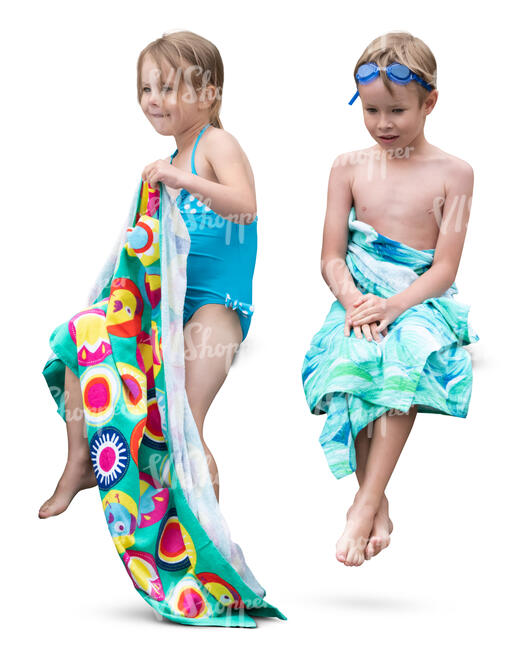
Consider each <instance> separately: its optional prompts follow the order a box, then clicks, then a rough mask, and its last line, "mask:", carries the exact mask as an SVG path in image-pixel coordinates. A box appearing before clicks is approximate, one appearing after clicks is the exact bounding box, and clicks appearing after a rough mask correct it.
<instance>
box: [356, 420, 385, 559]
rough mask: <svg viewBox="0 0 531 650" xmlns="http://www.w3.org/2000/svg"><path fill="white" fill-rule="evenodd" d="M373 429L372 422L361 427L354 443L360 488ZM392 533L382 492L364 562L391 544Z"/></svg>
mask: <svg viewBox="0 0 531 650" xmlns="http://www.w3.org/2000/svg"><path fill="white" fill-rule="evenodd" d="M373 428H374V422H369V424H368V425H367V426H365V427H363V429H361V431H359V432H358V435H357V436H356V440H355V443H354V446H355V448H356V477H357V479H358V483H359V486H360V487H361V485H362V483H363V481H364V480H365V468H366V465H367V458H368V457H369V449H370V441H371V440H372V433H373ZM369 436H370V438H369ZM392 532H393V522H392V521H391V519H390V518H389V501H388V499H387V497H386V496H385V492H384V494H383V496H382V500H381V501H380V506H379V507H378V511H377V512H376V515H375V517H374V523H373V526H372V530H371V532H370V535H369V541H368V543H367V546H366V547H365V559H366V560H370V559H371V557H373V556H374V555H378V553H379V552H380V551H381V550H383V549H384V548H386V547H387V546H389V544H390V543H391V533H392Z"/></svg>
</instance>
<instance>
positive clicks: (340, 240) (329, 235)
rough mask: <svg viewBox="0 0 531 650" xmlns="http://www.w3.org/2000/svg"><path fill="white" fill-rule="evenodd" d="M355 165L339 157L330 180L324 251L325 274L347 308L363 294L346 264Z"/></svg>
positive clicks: (324, 228)
mask: <svg viewBox="0 0 531 650" xmlns="http://www.w3.org/2000/svg"><path fill="white" fill-rule="evenodd" d="M351 184H352V165H350V164H348V163H347V161H346V160H345V159H344V158H343V157H342V156H338V157H337V158H336V159H335V161H334V164H333V165H332V170H331V172H330V178H329V181H328V196H327V205H326V215H325V221H324V227H323V245H322V249H321V275H322V276H323V278H324V280H325V282H326V284H327V285H328V286H329V288H330V291H331V292H332V293H333V294H334V296H335V297H336V298H337V299H338V300H339V302H340V303H341V304H342V305H343V307H344V308H345V311H346V310H347V309H348V308H349V307H351V306H352V303H353V302H354V300H355V299H356V298H358V297H359V296H361V295H362V293H361V291H359V290H358V289H356V285H355V284H354V280H353V278H352V275H351V273H350V271H349V269H348V266H347V264H346V262H345V257H346V253H347V246H348V214H349V212H350V208H351V207H352V187H351Z"/></svg>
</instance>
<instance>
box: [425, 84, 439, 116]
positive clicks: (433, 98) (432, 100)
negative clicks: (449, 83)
mask: <svg viewBox="0 0 531 650" xmlns="http://www.w3.org/2000/svg"><path fill="white" fill-rule="evenodd" d="M438 97H439V91H438V90H437V88H434V89H433V90H432V91H430V93H429V95H428V96H427V97H426V99H425V100H424V114H425V115H429V114H430V113H431V112H432V110H433V109H434V108H435V104H436V103H437V99H438Z"/></svg>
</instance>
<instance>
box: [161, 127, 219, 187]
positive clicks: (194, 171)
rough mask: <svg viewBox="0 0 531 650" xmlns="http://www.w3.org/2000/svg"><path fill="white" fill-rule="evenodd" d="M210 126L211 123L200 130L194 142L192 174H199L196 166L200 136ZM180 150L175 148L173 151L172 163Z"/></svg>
mask: <svg viewBox="0 0 531 650" xmlns="http://www.w3.org/2000/svg"><path fill="white" fill-rule="evenodd" d="M209 126H210V124H206V125H205V126H204V127H203V128H202V129H201V131H200V132H199V135H198V136H197V139H196V141H195V144H194V148H193V149H192V174H195V175H196V176H197V170H196V168H195V150H196V149H197V143H198V142H199V138H200V137H201V136H202V135H203V133H204V132H205V131H206V129H207V128H208V127H209ZM178 152H179V149H175V151H174V152H173V153H172V155H171V156H170V165H171V163H172V162H173V159H174V158H175V156H176V155H177V153H178Z"/></svg>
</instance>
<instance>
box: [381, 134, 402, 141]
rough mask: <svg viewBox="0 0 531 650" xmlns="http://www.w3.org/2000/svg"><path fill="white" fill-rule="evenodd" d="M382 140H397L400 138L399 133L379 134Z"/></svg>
mask: <svg viewBox="0 0 531 650" xmlns="http://www.w3.org/2000/svg"><path fill="white" fill-rule="evenodd" d="M379 138H380V140H383V141H384V142H392V141H393V140H396V139H397V138H398V136H397V135H380V136H379Z"/></svg>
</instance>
